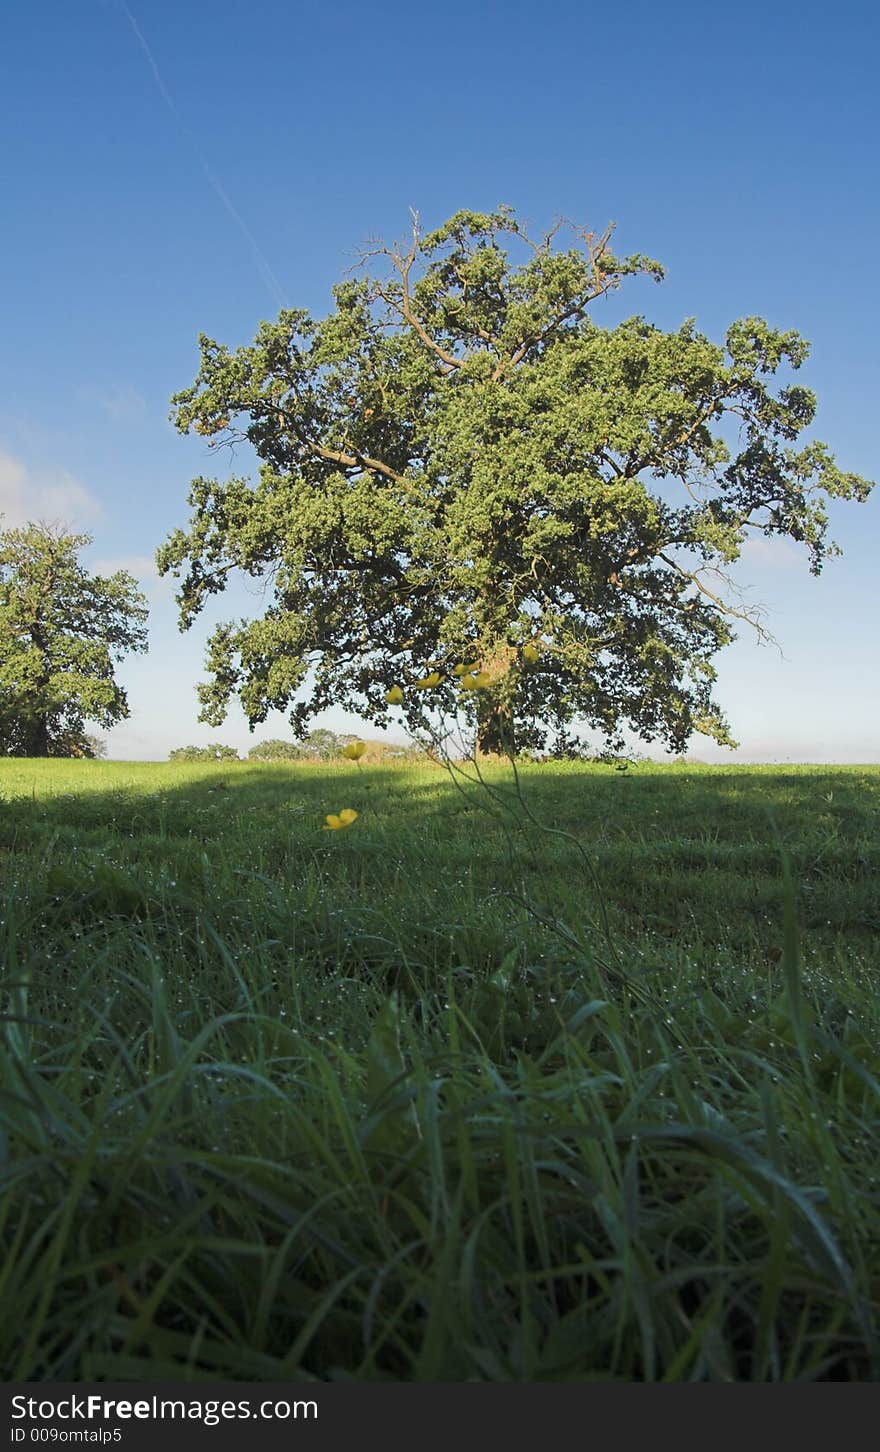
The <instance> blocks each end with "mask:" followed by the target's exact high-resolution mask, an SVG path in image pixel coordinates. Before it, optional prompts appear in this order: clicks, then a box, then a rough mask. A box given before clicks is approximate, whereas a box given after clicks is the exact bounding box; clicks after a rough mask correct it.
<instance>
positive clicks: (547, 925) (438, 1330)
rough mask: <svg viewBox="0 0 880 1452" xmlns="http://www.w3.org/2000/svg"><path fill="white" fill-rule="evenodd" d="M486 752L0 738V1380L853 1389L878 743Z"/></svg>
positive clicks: (871, 1068) (871, 1302) (859, 1346)
mask: <svg viewBox="0 0 880 1452" xmlns="http://www.w3.org/2000/svg"><path fill="white" fill-rule="evenodd" d="M484 777H485V779H484V781H483V782H482V783H479V782H470V781H463V780H458V781H456V780H453V779H451V778H450V776H449V774H448V773H447V772H445V771H444V770H442V769H441V768H439V767H437V766H435V765H432V764H424V765H412V764H411V763H408V764H394V763H393V762H392V763H379V764H376V765H363V764H362V765H354V764H349V763H346V764H344V765H342V764H331V765H324V766H322V765H270V764H263V765H245V764H241V765H225V764H218V765H204V766H184V765H178V764H174V765H153V764H126V763H115V762H110V763H106V762H89V761H79V762H61V761H56V762H51V761H46V762H37V761H19V762H15V761H11V760H7V761H4V762H2V763H0V918H2V923H0V942H2V945H3V954H2V1003H0V1019H2V1023H0V1030H2V1032H0V1163H2V1177H3V1184H2V1206H0V1244H2V1256H0V1369H2V1374H3V1377H4V1379H6V1380H17V1381H40V1380H56V1381H77V1380H83V1381H92V1380H101V1379H108V1380H135V1381H149V1380H150V1379H171V1380H178V1381H183V1380H188V1379H189V1380H201V1379H210V1378H229V1379H241V1380H244V1381H262V1380H273V1381H281V1380H288V1379H295V1380H309V1379H328V1378H329V1379H336V1378H343V1379H345V1378H357V1379H366V1380H392V1381H411V1380H416V1381H466V1380H477V1381H529V1380H576V1381H587V1380H592V1379H601V1380H608V1379H613V1380H620V1381H641V1380H648V1381H664V1380H665V1381H701V1380H703V1381H705V1380H708V1381H749V1380H756V1381H767V1380H771V1381H798V1380H800V1381H810V1380H829V1379H830V1380H875V1379H877V1378H878V1377H880V1315H878V1312H880V1182H878V1176H880V1169H878V1166H880V1113H878V1111H880V976H878V972H880V953H878V947H877V943H878V935H880V888H878V881H880V877H878V868H880V835H878V830H877V829H878V818H880V767H876V766H865V767H793V766H784V767H783V766H774V767H760V768H758V767H754V768H745V767H739V768H734V767H729V768H727V767H725V768H720V767H700V766H696V765H693V764H689V763H688V764H683V763H682V764H673V765H669V766H654V765H650V764H638V765H637V766H634V767H631V768H630V769H628V770H625V771H621V770H615V768H614V767H613V766H603V765H586V764H577V763H573V764H569V763H554V764H548V765H542V766H537V765H531V766H523V767H522V768H521V769H520V771H519V776H518V780H514V776H513V774H512V771H511V768H510V767H509V766H493V767H486V768H485V769H484ZM345 807H350V808H353V809H355V810H356V811H357V812H358V814H359V815H358V818H357V820H356V822H354V824H353V825H352V826H350V827H348V828H347V829H346V830H343V831H338V832H333V831H323V830H322V824H323V822H324V816H325V813H328V812H339V811H340V810H341V809H343V808H345Z"/></svg>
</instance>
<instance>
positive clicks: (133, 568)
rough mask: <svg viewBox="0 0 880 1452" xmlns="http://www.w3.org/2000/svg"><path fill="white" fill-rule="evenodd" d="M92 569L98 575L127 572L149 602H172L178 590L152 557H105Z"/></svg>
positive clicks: (95, 561)
mask: <svg viewBox="0 0 880 1452" xmlns="http://www.w3.org/2000/svg"><path fill="white" fill-rule="evenodd" d="M91 568H92V569H93V570H94V571H95V573H96V574H98V575H115V574H116V571H117V570H127V571H128V573H129V574H130V575H134V578H135V579H136V580H137V582H138V584H139V585H140V587H141V589H142V590H143V592H144V594H145V595H146V596H147V599H148V600H160V599H166V598H167V599H168V600H170V599H171V598H172V596H173V594H174V590H175V588H176V585H175V581H174V580H173V579H172V578H171V576H170V575H166V576H164V577H163V576H161V575H160V574H159V571H158V570H157V569H156V561H155V559H154V558H153V556H152V555H111V556H104V557H103V558H101V559H97V560H94V561H92V563H91Z"/></svg>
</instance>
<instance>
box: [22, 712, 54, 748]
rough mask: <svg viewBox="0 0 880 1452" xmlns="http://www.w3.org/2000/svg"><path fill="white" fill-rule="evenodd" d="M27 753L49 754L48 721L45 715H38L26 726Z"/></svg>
mask: <svg viewBox="0 0 880 1452" xmlns="http://www.w3.org/2000/svg"><path fill="white" fill-rule="evenodd" d="M27 755H28V756H48V755H49V722H48V719H47V718H46V717H45V716H38V717H37V719H36V721H32V722H31V724H30V726H29V728H28V733H27Z"/></svg>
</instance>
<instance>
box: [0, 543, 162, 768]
mask: <svg viewBox="0 0 880 1452" xmlns="http://www.w3.org/2000/svg"><path fill="white" fill-rule="evenodd" d="M88 544H91V539H90V537H89V536H88V535H83V534H70V533H68V532H67V531H66V530H65V529H64V528H63V527H62V526H53V525H47V524H28V525H26V526H25V527H24V528H22V529H10V530H7V531H5V532H4V533H2V534H0V751H3V752H5V753H6V754H7V755H12V756H94V755H95V754H96V747H95V742H94V738H93V737H91V736H90V735H89V734H88V732H87V731H86V722H88V721H94V722H97V723H98V724H99V725H101V726H112V725H114V723H115V722H117V721H120V720H122V719H124V718H125V717H126V716H127V715H128V702H127V700H126V694H125V691H124V690H123V689H122V687H121V686H120V685H118V684H117V682H116V680H115V678H114V669H115V663H116V662H117V661H119V660H120V659H121V658H122V656H123V655H124V654H125V653H126V652H127V651H131V650H135V651H137V650H146V639H147V638H146V629H145V621H146V618H147V605H146V601H145V599H144V597H143V595H142V594H141V593H140V591H139V590H138V588H137V582H136V581H135V580H134V578H133V577H132V576H131V575H129V574H128V573H127V571H125V570H118V571H116V572H115V573H114V574H112V575H90V574H89V573H88V572H87V571H86V569H85V568H84V566H83V565H82V563H81V562H80V560H79V558H78V556H79V551H80V550H81V549H83V548H84V547H85V546H86V545H88Z"/></svg>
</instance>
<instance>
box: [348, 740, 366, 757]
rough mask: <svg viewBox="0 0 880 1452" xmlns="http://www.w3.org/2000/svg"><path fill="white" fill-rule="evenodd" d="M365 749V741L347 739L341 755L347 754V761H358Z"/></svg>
mask: <svg viewBox="0 0 880 1452" xmlns="http://www.w3.org/2000/svg"><path fill="white" fill-rule="evenodd" d="M366 749H367V743H366V741H349V743H348V745H347V746H346V747H345V749H344V751H343V753H342V755H343V756H347V757H348V759H349V761H360V759H361V757H362V756H363V754H364V752H365V751H366Z"/></svg>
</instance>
